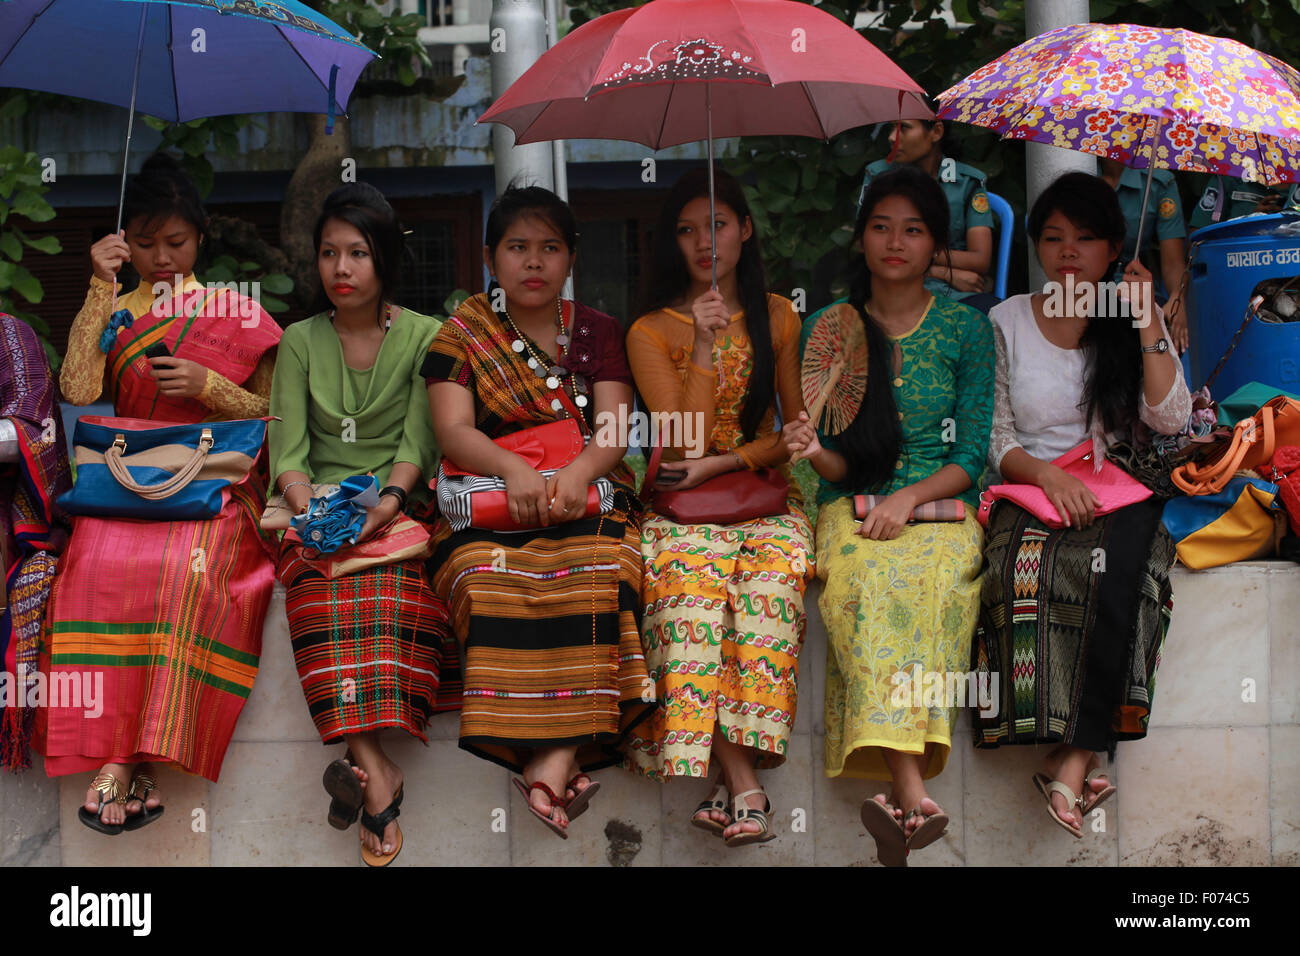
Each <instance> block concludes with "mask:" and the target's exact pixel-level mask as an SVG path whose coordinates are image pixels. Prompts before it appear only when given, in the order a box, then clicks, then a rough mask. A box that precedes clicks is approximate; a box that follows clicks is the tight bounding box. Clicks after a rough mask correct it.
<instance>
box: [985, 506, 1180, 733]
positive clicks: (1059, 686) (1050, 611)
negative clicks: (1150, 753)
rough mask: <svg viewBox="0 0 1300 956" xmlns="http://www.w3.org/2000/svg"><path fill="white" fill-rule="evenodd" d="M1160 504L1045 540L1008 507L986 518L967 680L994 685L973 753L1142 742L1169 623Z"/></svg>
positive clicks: (1167, 554) (1044, 532)
mask: <svg viewBox="0 0 1300 956" xmlns="http://www.w3.org/2000/svg"><path fill="white" fill-rule="evenodd" d="M1162 504H1163V503H1162V502H1159V501H1156V500H1155V499H1149V500H1147V501H1143V502H1139V503H1138V504H1135V505H1129V506H1128V507H1127V508H1122V509H1120V510H1119V511H1116V512H1114V513H1113V514H1109V515H1106V516H1105V517H1103V518H1098V519H1097V520H1096V521H1094V522H1093V524H1092V525H1091V526H1090V527H1087V528H1077V529H1072V528H1061V529H1053V528H1049V527H1047V526H1046V525H1043V524H1041V523H1040V522H1039V521H1037V520H1036V519H1035V518H1034V516H1033V515H1031V514H1030V513H1029V512H1027V511H1025V510H1024V509H1022V508H1018V507H1016V506H1015V505H1013V504H1011V503H1010V502H999V503H998V504H997V505H996V506H995V507H994V509H993V513H992V515H990V517H989V526H988V532H987V536H986V539H985V540H986V541H987V547H986V549H985V557H986V558H987V560H988V572H987V573H986V574H985V576H984V588H983V593H982V595H981V607H980V614H979V625H978V627H977V628H976V631H975V642H974V652H973V654H972V658H973V662H974V665H975V668H976V670H977V671H978V672H980V673H981V674H983V675H985V677H986V678H987V677H988V676H989V675H992V674H997V675H998V678H999V683H998V687H999V699H998V712H997V713H996V714H995V715H991V716H989V717H981V715H980V713H979V712H978V711H977V712H975V713H974V717H975V718H976V719H975V744H976V746H980V747H997V746H998V745H1000V744H1035V743H1066V744H1069V745H1071V746H1075V747H1082V748H1085V749H1087V750H1094V751H1103V750H1109V749H1111V748H1112V747H1113V746H1114V744H1115V742H1116V741H1119V740H1136V739H1138V738H1140V737H1144V736H1146V730H1147V721H1148V720H1149V719H1150V717H1151V703H1152V699H1153V697H1154V694H1155V676H1156V667H1157V665H1158V664H1159V662H1160V648H1161V646H1162V645H1163V644H1164V639H1165V634H1166V633H1167V632H1168V630H1169V620H1170V617H1171V616H1172V614H1173V592H1172V589H1171V588H1170V584H1169V569H1170V568H1171V567H1172V566H1173V563H1174V542H1173V539H1172V538H1170V536H1169V532H1168V531H1166V530H1165V528H1164V525H1163V524H1161V523H1160V513H1161V508H1162Z"/></svg>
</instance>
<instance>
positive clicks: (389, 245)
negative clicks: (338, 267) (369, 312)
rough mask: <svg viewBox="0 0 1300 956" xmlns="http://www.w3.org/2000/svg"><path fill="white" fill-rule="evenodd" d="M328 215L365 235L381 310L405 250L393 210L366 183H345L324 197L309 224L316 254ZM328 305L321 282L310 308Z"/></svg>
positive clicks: (323, 308) (393, 287)
mask: <svg viewBox="0 0 1300 956" xmlns="http://www.w3.org/2000/svg"><path fill="white" fill-rule="evenodd" d="M331 219H337V220H338V221H339V222H345V223H347V224H348V225H349V226H352V228H354V229H356V230H357V232H359V233H361V235H362V236H363V237H364V238H365V240H366V244H367V245H369V246H370V258H371V259H372V260H373V261H374V264H375V275H376V276H378V277H379V284H380V289H381V292H380V295H379V310H380V315H381V316H382V314H383V308H384V302H385V301H388V302H392V301H393V296H394V295H396V293H397V286H398V283H399V282H400V281H401V278H402V257H403V256H404V255H405V253H406V239H405V237H404V235H403V230H402V224H401V222H400V221H399V220H398V218H397V213H396V212H394V211H393V207H392V206H390V205H389V203H388V200H387V199H385V198H384V194H383V193H381V192H380V191H379V190H378V189H376V188H375V187H374V186H371V185H370V184H369V183H348V184H347V185H346V186H340V187H339V188H338V189H336V190H334V191H333V192H332V193H330V194H329V195H328V196H326V197H325V204H324V205H323V206H322V207H321V211H320V215H319V216H317V217H316V225H315V226H314V227H313V228H312V233H311V244H312V248H313V249H315V250H316V254H317V255H318V256H319V255H320V240H321V234H322V233H323V232H324V231H325V223H327V222H329V221H330V220H331ZM330 308H332V304H331V302H330V301H329V296H328V295H326V294H325V288H324V286H323V285H322V286H321V288H320V289H318V290H317V292H316V300H315V302H314V303H313V307H312V311H314V312H323V311H327V310H328V309H330Z"/></svg>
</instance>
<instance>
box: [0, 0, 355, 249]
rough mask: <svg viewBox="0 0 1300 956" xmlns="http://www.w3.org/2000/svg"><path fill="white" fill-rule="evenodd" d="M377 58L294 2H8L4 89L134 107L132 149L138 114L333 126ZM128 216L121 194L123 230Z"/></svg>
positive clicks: (3, 27)
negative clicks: (298, 118)
mask: <svg viewBox="0 0 1300 956" xmlns="http://www.w3.org/2000/svg"><path fill="white" fill-rule="evenodd" d="M137 11H138V13H137ZM374 57H375V54H374V53H373V52H372V51H371V50H369V49H368V48H367V47H365V46H364V45H362V44H361V43H359V42H358V41H357V40H356V39H354V38H353V37H352V36H350V35H349V34H347V33H346V32H344V30H343V29H342V28H341V27H339V25H338V24H336V23H334V22H333V21H331V20H328V19H326V18H325V17H323V16H321V15H320V14H319V13H317V12H316V11H314V10H311V9H309V8H308V7H306V6H304V5H303V4H301V3H297V2H295V0H277V2H274V3H268V2H260V0H2V2H0V87H6V86H7V87H19V88H21V89H28V90H43V91H45V92H47V93H62V94H65V95H67V96H77V97H82V98H84V99H89V100H95V101H97V102H101V103H112V104H114V105H117V106H124V107H126V108H127V109H128V110H130V113H129V116H128V120H127V132H126V149H127V152H128V154H129V153H130V149H131V130H132V125H133V122H134V119H135V111H136V109H139V110H140V111H142V112H144V113H148V114H149V115H151V116H156V117H158V118H159V119H165V120H170V121H171V122H176V123H183V122H186V121H188V120H192V119H197V118H199V117H203V116H221V115H224V114H227V113H259V112H289V113H327V114H328V115H329V117H330V119H329V123H328V124H327V128H332V126H333V118H334V114H335V112H336V111H337V110H346V109H347V102H348V97H349V96H350V95H351V93H352V89H353V87H354V86H355V85H356V82H357V78H358V77H359V76H360V75H361V71H362V70H363V69H365V67H366V64H368V63H369V62H370V60H371V59H373V58H374ZM122 182H123V188H125V184H126V161H125V160H123V164H122ZM121 215H122V213H121V204H120V200H119V208H118V228H119V229H120V228H121Z"/></svg>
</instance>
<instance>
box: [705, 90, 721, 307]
mask: <svg viewBox="0 0 1300 956" xmlns="http://www.w3.org/2000/svg"><path fill="white" fill-rule="evenodd" d="M704 134H705V136H707V137H708V142H709V257H710V259H711V262H710V263H709V264H710V265H711V266H712V268H713V288H715V289H716V288H717V287H718V215H717V212H716V210H715V209H714V208H713V106H712V104H711V103H710V102H709V84H707V83H705V84H704Z"/></svg>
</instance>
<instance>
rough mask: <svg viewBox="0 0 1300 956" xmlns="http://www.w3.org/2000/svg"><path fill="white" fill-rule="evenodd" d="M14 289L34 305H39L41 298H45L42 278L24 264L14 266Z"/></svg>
mask: <svg viewBox="0 0 1300 956" xmlns="http://www.w3.org/2000/svg"><path fill="white" fill-rule="evenodd" d="M13 289H14V291H15V292H17V293H18V294H19V295H21V296H22V297H23V298H24V299H26V300H27V301H28V302H30V303H31V304H32V305H39V304H40V301H41V299H43V298H45V290H44V289H42V288H41V280H40V279H38V278H36V276H34V275H32V274H31V273H30V272H28V271H27V270H26V269H25V268H23V267H22V266H14V279H13Z"/></svg>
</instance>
